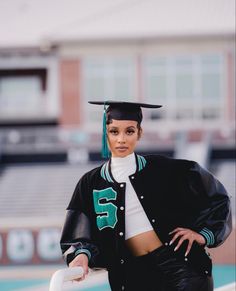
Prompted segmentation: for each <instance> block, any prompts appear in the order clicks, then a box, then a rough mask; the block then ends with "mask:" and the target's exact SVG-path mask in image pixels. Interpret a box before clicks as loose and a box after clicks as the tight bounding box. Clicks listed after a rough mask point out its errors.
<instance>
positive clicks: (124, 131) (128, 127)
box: [107, 119, 142, 158]
mask: <svg viewBox="0 0 236 291" xmlns="http://www.w3.org/2000/svg"><path fill="white" fill-rule="evenodd" d="M141 131H142V129H141V128H140V129H139V128H138V123H137V121H133V120H115V119H113V120H112V122H111V123H110V124H108V125H107V138H108V145H109V148H110V151H111V154H112V156H113V157H120V158H123V157H126V156H127V155H129V154H131V153H133V151H134V149H135V147H136V144H137V141H138V140H139V138H140V136H141Z"/></svg>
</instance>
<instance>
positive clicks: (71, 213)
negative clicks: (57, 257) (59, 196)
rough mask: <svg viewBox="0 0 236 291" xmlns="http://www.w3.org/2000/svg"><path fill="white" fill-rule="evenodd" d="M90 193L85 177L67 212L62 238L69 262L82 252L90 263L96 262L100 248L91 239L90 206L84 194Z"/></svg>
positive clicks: (76, 189) (80, 182) (78, 186)
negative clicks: (88, 210)
mask: <svg viewBox="0 0 236 291" xmlns="http://www.w3.org/2000/svg"><path fill="white" fill-rule="evenodd" d="M87 193H88V184H87V181H86V179H85V178H84V177H83V178H82V179H81V180H80V181H79V183H78V184H77V186H76V188H75V191H74V193H73V196H72V199H71V201H70V203H69V206H68V208H67V212H66V218H65V222H64V226H63V229H62V235H61V240H60V245H61V250H62V254H63V257H64V259H65V261H66V262H67V264H68V265H69V263H70V262H71V261H72V260H73V259H74V258H75V257H76V256H77V255H78V254H80V253H84V254H86V255H87V256H88V259H89V265H90V266H93V265H94V264H95V258H96V255H97V254H98V248H97V246H96V244H95V243H94V242H93V241H92V239H91V229H90V221H89V217H88V215H87V214H86V213H88V212H87V209H88V208H89V206H88V205H87V204H86V203H87V202H85V200H84V198H83V195H85V194H87Z"/></svg>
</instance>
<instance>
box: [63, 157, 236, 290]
mask: <svg viewBox="0 0 236 291" xmlns="http://www.w3.org/2000/svg"><path fill="white" fill-rule="evenodd" d="M135 157H136V164H137V170H136V172H135V173H134V174H133V175H130V176H129V179H130V182H131V184H132V186H133V187H134V190H135V192H136V194H137V197H138V199H139V201H140V202H141V204H142V206H143V209H144V211H145V212H146V214H147V217H148V219H149V220H150V222H151V224H152V226H153V229H154V231H155V232H156V233H157V235H158V237H159V238H160V240H161V241H162V243H163V244H165V245H168V244H169V242H170V240H171V237H170V235H169V232H171V231H172V230H173V229H175V228H176V227H184V228H190V229H192V230H194V231H196V232H199V233H200V234H202V235H203V236H204V238H205V241H206V246H208V247H209V248H212V247H216V246H218V245H220V244H222V243H223V242H224V241H225V239H226V238H227V237H228V236H229V234H230V232H231V229H232V218H231V210H230V199H229V197H228V195H227V193H226V190H225V188H224V187H223V185H222V184H221V183H220V182H219V181H218V180H217V179H216V178H215V177H214V176H213V175H212V174H211V173H209V172H208V171H207V170H205V169H203V168H202V167H200V166H199V165H198V164H197V163H196V162H193V161H187V160H177V159H171V158H167V157H163V156H157V155H155V156H154V155H149V156H140V155H137V154H135ZM110 163H111V160H109V161H107V162H105V163H104V164H103V165H101V166H100V167H98V168H95V169H93V170H91V171H89V172H88V173H86V174H85V175H84V176H83V177H82V178H81V179H80V181H79V182H78V184H77V186H76V188H75V191H74V193H73V196H72V199H71V201H70V203H69V206H68V208H67V215H66V220H65V224H64V227H63V230H62V237H61V249H62V253H63V256H64V258H65V260H66V262H67V264H69V263H70V262H71V261H72V260H73V259H74V258H75V256H77V255H78V254H80V253H85V254H87V256H88V258H89V266H90V267H105V268H107V269H108V274H109V281H110V284H111V286H112V290H124V289H125V262H126V260H127V259H128V258H129V253H128V251H127V249H126V247H125V236H124V234H125V187H126V184H125V183H118V182H116V181H115V180H114V178H113V176H112V173H111V167H110ZM171 247H172V246H171ZM173 248H174V246H173ZM185 250H186V244H183V245H182V246H181V248H180V249H179V250H178V251H177V252H178V253H179V255H180V257H181V256H182V258H183V260H185V261H187V260H188V262H186V263H188V264H192V265H195V267H196V268H198V269H199V271H200V272H204V273H206V274H209V275H211V259H210V258H209V255H208V254H207V253H206V252H205V248H204V247H200V246H199V245H198V244H197V243H194V244H193V246H192V249H191V252H190V254H189V255H188V258H184V253H185ZM114 286H115V288H113V287H114Z"/></svg>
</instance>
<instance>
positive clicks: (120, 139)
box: [118, 134, 125, 143]
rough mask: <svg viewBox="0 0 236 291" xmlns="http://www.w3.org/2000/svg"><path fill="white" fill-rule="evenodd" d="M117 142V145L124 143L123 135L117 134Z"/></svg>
mask: <svg viewBox="0 0 236 291" xmlns="http://www.w3.org/2000/svg"><path fill="white" fill-rule="evenodd" d="M118 142H119V143H124V142H125V136H124V134H119V136H118Z"/></svg>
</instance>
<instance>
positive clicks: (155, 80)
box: [143, 54, 224, 120]
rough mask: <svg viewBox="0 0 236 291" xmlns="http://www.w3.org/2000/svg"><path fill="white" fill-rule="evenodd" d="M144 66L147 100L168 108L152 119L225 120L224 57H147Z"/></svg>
mask: <svg viewBox="0 0 236 291" xmlns="http://www.w3.org/2000/svg"><path fill="white" fill-rule="evenodd" d="M143 64H144V70H143V72H144V78H143V79H144V94H145V99H146V100H147V101H148V102H152V103H159V104H164V105H165V107H163V110H161V111H159V112H162V113H161V115H160V113H158V114H159V115H158V116H153V113H150V115H149V118H150V119H156V118H164V119H188V120H194V119H195V120H196V119H220V118H221V117H222V116H223V100H224V99H223V98H224V95H223V90H222V88H223V82H224V78H223V76H224V74H223V70H224V62H223V56H222V55H220V54H216V55H190V56H175V57H146V58H145V59H144V63H143ZM165 108H167V109H165ZM165 110H166V111H165Z"/></svg>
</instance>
